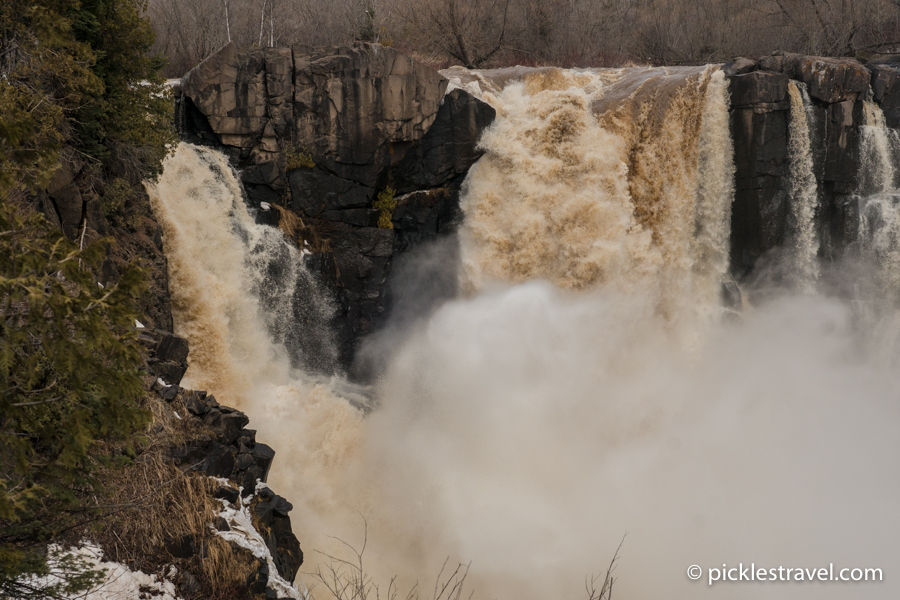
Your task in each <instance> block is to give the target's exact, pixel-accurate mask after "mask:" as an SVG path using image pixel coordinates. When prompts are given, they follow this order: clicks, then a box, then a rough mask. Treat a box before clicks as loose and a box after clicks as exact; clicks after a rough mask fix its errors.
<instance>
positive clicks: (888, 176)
mask: <svg viewBox="0 0 900 600" xmlns="http://www.w3.org/2000/svg"><path fill="white" fill-rule="evenodd" d="M863 115H864V118H865V125H863V126H861V127H860V133H861V140H860V158H861V160H860V173H859V180H860V191H861V194H860V196H859V205H860V206H859V214H860V219H859V222H860V229H859V242H860V250H861V252H862V254H863V256H865V257H866V258H867V259H868V260H869V261H870V262H873V263H875V265H876V269H877V275H876V277H877V280H878V281H877V283H876V285H877V286H878V287H880V288H881V290H882V292H881V296H882V297H883V298H886V299H887V300H888V301H889V302H890V303H891V304H894V303H896V302H898V301H900V186H897V185H896V168H895V165H896V164H897V163H898V160H900V136H898V135H897V132H896V131H894V130H892V129H890V128H888V127H887V125H886V123H885V120H884V113H883V112H882V110H881V107H879V106H878V105H877V104H876V103H875V102H874V101H873V100H872V99H871V98H868V99H866V100H865V102H864V103H863Z"/></svg>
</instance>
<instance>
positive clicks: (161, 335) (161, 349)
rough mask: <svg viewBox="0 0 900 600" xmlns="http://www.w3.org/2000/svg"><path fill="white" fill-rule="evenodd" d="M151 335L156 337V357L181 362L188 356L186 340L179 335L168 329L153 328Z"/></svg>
mask: <svg viewBox="0 0 900 600" xmlns="http://www.w3.org/2000/svg"><path fill="white" fill-rule="evenodd" d="M152 335H153V337H155V338H156V340H157V341H156V358H158V359H159V360H161V361H171V362H177V363H183V362H186V361H187V357H188V350H189V348H188V341H187V339H185V338H183V337H179V336H177V335H175V334H173V333H169V332H168V331H159V330H155V331H154V332H153V334H152Z"/></svg>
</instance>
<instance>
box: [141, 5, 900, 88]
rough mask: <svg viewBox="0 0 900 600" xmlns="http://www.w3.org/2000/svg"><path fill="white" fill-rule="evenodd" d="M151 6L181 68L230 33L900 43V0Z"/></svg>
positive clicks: (863, 54)
mask: <svg viewBox="0 0 900 600" xmlns="http://www.w3.org/2000/svg"><path fill="white" fill-rule="evenodd" d="M147 14H148V15H149V17H150V20H151V22H152V23H153V27H154V29H155V30H156V33H157V40H156V44H155V45H154V50H155V51H157V52H160V53H162V54H164V55H166V56H167V57H168V59H169V61H170V62H169V66H168V67H167V69H166V74H167V75H169V76H173V77H177V76H180V75H182V74H183V73H185V72H186V71H187V70H189V69H190V68H191V67H192V66H194V65H195V64H197V63H198V62H199V61H201V60H202V59H203V58H205V57H206V56H209V54H211V53H212V52H214V51H215V50H216V49H217V48H220V47H221V46H222V45H224V44H225V43H227V42H229V41H233V42H235V43H237V44H238V45H239V46H242V47H248V46H259V47H266V46H285V45H291V44H294V43H298V42H299V43H304V44H309V45H313V46H320V45H344V44H348V43H351V42H353V41H354V40H362V41H373V42H380V43H382V44H384V45H392V46H395V47H397V48H398V49H400V50H402V51H404V52H407V53H409V54H411V55H412V56H415V57H416V58H417V59H419V60H422V61H424V62H426V63H429V64H432V65H434V66H436V67H444V66H449V65H451V64H461V65H464V66H468V67H479V68H484V67H497V66H508V65H513V64H525V65H545V64H552V65H558V66H571V67H584V66H614V65H622V64H627V63H629V62H634V63H652V64H659V65H674V64H698V63H706V62H712V61H724V60H727V59H729V58H733V57H735V56H759V55H762V54H767V53H769V52H771V51H773V50H785V51H791V52H799V53H804V54H813V55H822V56H856V57H860V58H868V57H871V56H874V55H878V54H882V53H892V52H897V51H900V0H150V2H149V5H148V13H147Z"/></svg>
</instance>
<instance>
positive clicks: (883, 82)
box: [866, 65, 897, 102]
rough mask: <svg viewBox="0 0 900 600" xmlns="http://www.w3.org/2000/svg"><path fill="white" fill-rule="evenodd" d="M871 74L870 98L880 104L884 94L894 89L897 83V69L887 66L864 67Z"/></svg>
mask: <svg viewBox="0 0 900 600" xmlns="http://www.w3.org/2000/svg"><path fill="white" fill-rule="evenodd" d="M866 68H867V69H869V72H870V73H871V74H872V81H871V86H872V97H873V98H874V99H875V102H882V101H883V100H884V96H885V93H886V92H887V91H888V90H890V89H892V88H893V87H894V84H895V83H896V81H897V68H896V67H893V66H889V65H866Z"/></svg>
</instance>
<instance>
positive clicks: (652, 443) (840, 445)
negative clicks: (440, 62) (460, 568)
mask: <svg viewBox="0 0 900 600" xmlns="http://www.w3.org/2000/svg"><path fill="white" fill-rule="evenodd" d="M456 74H457V78H458V80H459V85H460V86H461V87H464V86H469V87H474V86H472V85H471V84H472V82H473V81H475V80H477V81H478V82H479V83H478V86H479V87H478V89H479V90H481V93H482V95H483V97H484V98H485V100H486V101H488V102H490V103H491V104H493V105H494V106H495V107H496V108H497V120H496V122H495V123H494V125H493V126H492V127H491V128H490V129H489V130H488V131H487V133H486V134H485V136H484V138H483V140H482V141H481V144H482V147H483V149H484V150H485V154H484V156H483V158H482V159H480V161H479V162H478V163H477V164H476V165H475V166H474V167H473V168H472V169H471V170H470V172H469V174H468V177H467V179H466V182H465V185H464V189H463V197H462V200H461V202H462V205H463V209H464V211H465V222H464V224H463V226H462V229H461V232H460V233H461V244H462V260H461V262H462V264H460V265H459V269H460V278H461V279H462V280H463V282H464V283H465V286H464V289H465V293H464V294H463V295H462V296H460V297H458V298H454V299H452V300H450V301H448V302H447V303H446V304H444V305H442V306H441V307H439V308H438V309H436V311H435V312H434V313H433V314H431V315H429V316H428V318H423V319H422V320H421V321H420V322H417V323H416V324H415V326H414V327H413V328H412V330H411V331H404V335H403V336H389V335H388V336H384V338H383V339H379V340H375V342H373V343H375V344H376V346H375V347H374V351H377V352H380V353H381V354H382V355H383V356H384V357H385V363H386V368H385V371H384V373H383V374H382V375H381V377H380V378H379V379H378V381H377V382H376V384H375V385H374V386H373V388H372V389H369V390H365V392H366V394H367V395H371V396H374V397H375V398H376V402H375V403H374V404H371V405H369V406H368V407H367V408H370V409H371V410H370V411H369V412H367V413H364V412H363V411H362V410H359V409H358V408H357V406H358V405H359V403H360V402H365V401H366V400H365V397H363V396H362V395H361V394H360V392H361V390H359V389H358V388H354V387H352V386H350V385H348V384H347V383H346V382H343V381H342V380H341V379H340V377H338V376H327V375H324V376H323V375H322V374H321V372H322V371H325V372H326V374H327V372H328V370H327V369H319V372H320V373H319V375H312V374H310V372H309V371H310V368H309V366H308V364H309V363H310V362H311V359H310V358H309V354H311V353H312V352H313V350H311V349H309V347H308V346H304V345H303V344H302V343H297V344H294V343H293V342H291V340H292V339H297V338H300V339H301V341H302V339H303V338H305V337H307V336H309V337H313V338H315V337H317V335H318V334H316V333H315V329H313V330H312V333H310V330H308V329H302V330H300V331H299V332H298V333H297V335H295V336H293V337H289V338H284V337H283V336H282V335H281V333H280V332H281V330H282V329H283V328H284V326H285V325H286V323H288V322H291V321H292V320H297V319H296V316H292V315H296V312H295V311H296V310H297V305H298V304H300V305H303V306H307V307H312V308H313V312H314V314H315V315H319V316H320V317H322V318H324V319H326V320H327V315H328V303H327V301H325V300H322V299H321V298H319V297H318V295H317V293H316V292H315V290H316V289H317V287H316V285H315V281H314V279H312V278H309V274H308V273H306V271H305V269H304V268H303V258H302V256H300V253H298V252H297V250H296V249H295V248H294V247H293V246H292V245H290V244H288V243H287V242H286V241H285V240H284V238H283V236H281V234H280V232H279V231H277V230H275V229H273V228H266V227H263V226H260V225H257V224H256V223H255V222H254V220H253V218H252V215H251V214H250V212H249V211H248V210H247V208H246V206H245V205H244V203H243V200H242V192H241V189H240V185H239V181H238V179H237V178H236V177H235V174H234V173H233V172H232V170H231V168H230V167H229V165H228V162H227V160H226V159H225V157H224V156H222V155H221V154H219V153H217V152H215V151H212V150H208V149H203V148H197V147H194V146H190V145H187V144H182V145H181V146H180V147H179V148H178V150H177V152H176V154H175V156H174V157H171V158H169V159H168V160H167V162H166V164H165V170H164V172H163V174H162V176H161V177H160V179H159V181H158V182H157V183H155V184H148V192H149V193H150V196H151V199H152V202H153V207H154V211H155V212H156V214H157V216H158V218H159V220H160V222H161V223H162V226H163V229H164V245H165V251H166V255H167V257H168V261H169V270H170V288H171V292H172V296H173V310H174V313H175V324H176V330H177V333H180V334H181V335H185V336H187V337H188V339H189V341H190V344H191V356H190V367H189V370H188V374H187V377H186V384H187V385H192V386H194V387H198V388H199V387H203V388H206V389H208V390H209V391H210V392H211V393H214V394H216V395H217V396H218V397H219V398H220V399H222V400H223V401H225V402H228V403H231V404H235V405H237V406H238V407H239V408H241V409H242V410H244V411H245V412H247V414H248V415H249V416H250V418H251V423H252V426H253V427H254V428H256V429H258V430H259V434H258V437H259V439H260V440H261V441H263V442H266V443H269V444H271V445H272V446H273V447H274V448H275V449H276V450H277V452H278V454H277V456H276V458H275V462H274V464H273V467H272V471H271V474H270V482H271V483H272V485H273V487H274V488H276V489H277V490H278V491H279V493H281V494H283V495H284V496H285V497H287V498H288V499H289V500H290V501H291V502H292V504H293V505H294V511H293V512H292V513H291V517H292V523H293V529H294V531H295V533H296V534H297V536H298V538H299V539H300V541H301V545H302V547H303V550H304V554H305V563H304V566H303V567H301V575H300V577H302V578H303V580H304V582H305V583H306V586H307V587H308V588H309V589H310V591H311V595H312V597H313V598H315V599H316V600H328V599H329V598H331V597H332V596H331V594H329V593H328V591H327V590H326V589H325V587H324V586H323V585H322V584H321V583H320V584H319V585H316V579H317V578H316V573H317V572H318V573H325V574H327V573H329V572H331V571H329V569H331V568H334V567H339V568H350V567H348V563H342V562H340V561H342V560H348V561H351V563H350V564H356V561H357V560H358V559H359V560H360V561H361V562H362V563H364V567H363V568H364V575H365V576H366V577H369V578H370V579H367V581H369V582H371V583H373V584H375V585H379V586H380V589H381V591H382V593H386V595H391V593H392V592H394V591H397V592H398V593H399V594H401V595H406V594H407V592H408V591H409V590H410V589H412V588H414V586H416V585H419V587H418V589H419V590H424V591H423V592H421V594H422V595H431V589H432V588H431V586H432V585H434V582H435V581H436V579H440V577H441V575H440V573H441V572H442V565H444V563H445V561H448V563H447V564H448V565H450V567H451V570H452V568H453V566H455V565H456V564H457V563H462V564H464V565H466V564H470V565H471V567H470V568H469V570H468V577H467V579H466V589H465V591H464V593H465V595H467V596H468V595H469V591H470V590H471V591H472V592H473V593H474V596H473V598H476V599H483V598H484V599H486V598H498V599H508V598H517V599H521V600H544V599H546V598H563V599H569V598H579V597H583V596H582V595H583V594H584V581H585V576H590V575H591V574H597V573H603V572H605V569H606V567H607V565H608V564H609V561H610V559H611V558H612V557H613V555H614V553H615V552H616V548H617V547H618V545H619V543H620V541H621V540H622V537H623V535H625V534H626V533H627V534H628V535H627V537H626V538H625V542H624V545H623V546H622V548H621V551H620V554H619V555H620V560H619V562H618V566H617V567H616V571H615V575H616V576H617V577H618V579H617V581H616V585H615V587H616V596H617V597H618V596H619V595H621V597H626V598H628V597H632V598H672V599H674V600H687V599H693V598H696V597H698V596H702V595H704V594H705V593H707V592H706V590H707V589H708V588H709V587H710V586H709V585H708V584H707V583H706V579H703V580H702V581H698V582H692V581H689V580H688V579H687V578H686V576H685V570H686V569H687V568H688V567H689V566H690V565H692V564H697V565H700V566H701V567H702V568H703V569H704V570H705V569H708V568H710V567H716V568H719V567H720V566H721V565H722V563H723V562H727V563H728V566H729V567H737V564H738V562H739V561H743V564H744V565H745V566H746V565H747V564H749V563H751V562H754V563H755V564H756V565H759V566H765V567H767V568H771V567H775V568H776V569H777V567H778V566H779V565H784V566H790V567H806V568H812V567H813V566H816V567H819V566H825V567H827V566H828V564H829V563H833V564H834V565H835V567H859V566H862V567H867V566H870V567H873V568H885V569H886V568H887V567H889V564H888V563H886V562H885V561H888V559H887V558H885V557H891V556H893V555H894V554H892V553H894V552H895V549H896V540H897V539H900V518H898V516H897V513H896V510H895V504H896V497H897V495H898V493H900V475H898V473H897V470H896V469H894V468H893V467H892V460H893V457H895V456H897V455H898V454H900V438H898V437H897V435H896V429H897V427H898V425H900V406H898V403H897V399H896V398H897V392H896V391H897V389H900V370H898V369H897V368H896V364H895V362H896V361H895V359H893V358H891V357H893V356H895V354H890V353H889V352H886V351H884V350H877V349H873V347H874V344H873V338H872V331H873V330H878V328H879V324H878V323H876V324H873V325H872V327H871V328H862V326H861V325H860V323H859V322H858V319H857V313H856V312H854V311H855V308H854V307H853V306H852V305H851V304H849V303H845V302H843V301H841V300H837V299H833V298H826V297H823V296H822V295H819V294H815V293H801V294H792V293H789V292H785V293H784V294H783V295H782V296H779V297H777V298H774V299H772V300H768V301H767V302H765V303H763V302H761V303H759V305H758V306H755V307H754V308H753V309H752V310H746V311H744V312H743V313H742V314H740V316H739V317H737V318H733V319H719V318H716V317H717V316H718V315H720V314H722V310H721V307H720V299H719V290H720V284H721V282H722V278H723V277H724V276H725V275H726V268H727V254H728V232H729V215H730V204H731V197H732V196H733V190H732V187H731V186H732V179H733V165H732V164H731V155H732V153H733V150H732V147H731V145H732V141H731V138H730V135H729V127H728V123H729V117H728V84H727V80H726V78H725V77H724V76H723V74H722V73H721V72H720V71H719V70H718V69H717V68H715V67H680V68H667V69H649V68H643V67H633V68H628V69H611V70H602V69H590V70H563V69H550V68H541V69H525V68H517V69H514V70H499V71H482V72H477V73H475V74H471V73H468V72H465V71H464V70H457V72H456ZM791 98H792V112H793V113H795V114H794V118H792V124H791V127H792V131H791V138H792V140H791V143H792V152H791V156H792V162H791V167H792V174H793V175H795V177H793V180H794V185H795V187H794V188H793V189H794V190H795V193H794V195H793V196H792V199H793V200H795V201H794V202H792V207H796V212H795V214H794V219H795V221H796V224H797V225H798V228H799V229H803V227H800V225H803V226H806V225H808V226H809V227H808V228H807V229H804V231H806V232H807V233H808V234H809V235H807V236H806V237H803V236H801V235H800V234H799V233H798V235H797V239H798V240H801V241H798V244H797V247H796V254H797V256H800V257H804V258H810V259H811V258H812V257H814V255H815V243H816V240H815V236H814V231H813V229H812V221H813V220H812V215H813V211H814V202H815V188H814V185H813V186H812V187H810V185H809V179H808V178H807V179H804V178H805V177H807V175H808V174H810V173H811V172H812V164H811V159H810V158H809V150H810V146H811V142H810V139H809V130H808V121H807V120H806V108H805V106H804V102H803V97H802V91H801V90H800V89H799V88H792V93H791ZM797 113H799V114H802V115H803V118H802V119H801V118H800V117H799V116H797ZM794 129H797V131H796V132H795V131H794ZM804 136H805V137H804ZM804 139H805V142H804ZM794 145H796V146H794ZM804 157H805V158H804ZM801 159H802V160H801ZM803 181H806V184H803V185H801V184H802V182H803ZM813 183H814V180H813ZM804 203H805V204H804ZM804 206H805V208H804ZM872 206H874V204H872ZM879 231H884V228H883V227H882V228H879ZM804 268H808V270H807V271H805V272H804V273H805V276H808V277H809V278H810V279H809V280H808V281H811V282H813V283H814V281H815V279H814V275H815V272H814V270H811V269H812V268H811V267H804ZM303 281H307V282H308V284H306V285H301V284H299V283H298V282H300V283H302V282H303ZM297 290H299V291H297ZM804 291H809V292H815V289H814V286H813V285H810V286H809V287H808V288H807V289H805V290H804ZM316 307H318V308H316ZM710 316H712V318H710ZM301 320H302V319H301ZM866 327H868V326H866ZM882 329H884V328H882ZM895 329H896V328H895ZM892 331H893V329H892ZM686 340H687V342H688V343H685V341H686ZM377 344H380V345H377ZM322 346H323V347H325V348H326V350H327V347H328V344H327V343H324V342H323V343H322ZM313 362H314V361H313ZM348 545H349V546H352V547H353V548H355V549H356V550H360V549H361V548H362V547H363V546H365V548H366V550H365V554H364V556H363V557H362V558H359V557H358V556H357V555H355V554H354V552H353V551H351V550H349V549H348ZM888 562H889V561H888ZM342 565H343V566H342ZM351 571H352V569H351ZM344 572H345V573H346V571H344ZM444 575H445V576H446V571H445V572H444ZM395 576H396V579H394V577H395ZM888 576H889V574H887V573H886V578H887V577H888ZM333 583H337V584H339V585H341V584H347V583H350V582H349V581H348V580H347V579H346V578H343V579H342V576H340V575H338V576H337V581H334V582H333ZM760 585H767V586H769V587H768V588H767V589H766V591H765V593H766V596H767V597H769V594H771V597H785V598H787V597H790V598H792V599H803V600H811V599H813V598H815V599H816V600H822V599H832V598H834V599H837V598H844V597H846V596H847V589H848V585H849V584H847V585H844V584H842V585H827V584H824V583H823V584H822V585H819V584H818V583H816V584H808V583H797V582H790V583H771V584H770V583H762V582H756V584H755V585H741V584H740V583H738V582H728V583H721V584H718V583H717V584H716V586H718V587H717V588H716V589H715V590H712V591H710V592H709V593H713V594H716V595H717V596H719V597H722V598H728V599H729V600H739V599H746V598H755V597H758V596H759V594H760V590H759V587H760ZM854 585H856V584H854ZM859 585H860V587H859V588H858V589H859V592H857V593H858V595H862V596H865V597H866V598H873V599H882V598H884V599H888V598H895V597H896V592H897V588H896V584H895V583H893V581H887V580H886V581H885V582H884V585H863V584H859ZM423 586H424V587H423ZM854 591H856V590H854ZM411 597H417V596H416V595H415V594H413V595H412V596H411Z"/></svg>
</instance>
